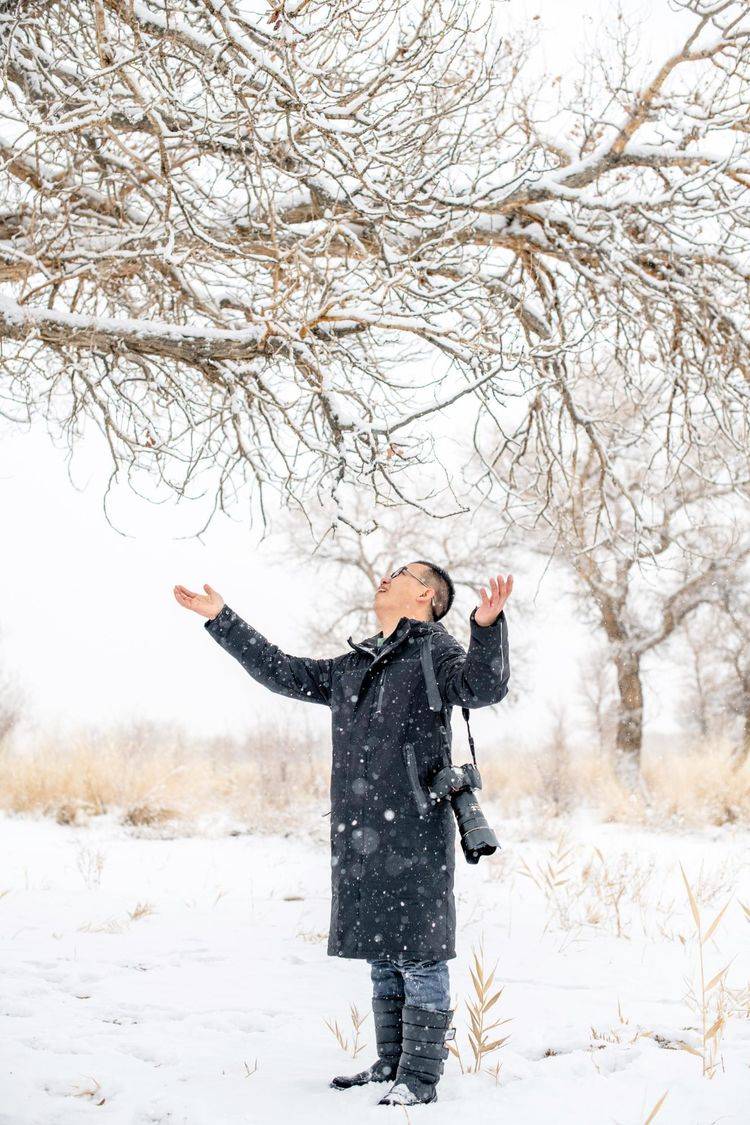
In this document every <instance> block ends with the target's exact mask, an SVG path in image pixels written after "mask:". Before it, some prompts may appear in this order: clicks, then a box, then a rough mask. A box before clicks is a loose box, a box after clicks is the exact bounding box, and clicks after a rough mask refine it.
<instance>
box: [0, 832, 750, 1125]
mask: <svg viewBox="0 0 750 1125" xmlns="http://www.w3.org/2000/svg"><path fill="white" fill-rule="evenodd" d="M313 819H314V818H313V817H310V818H309V821H312V820H313ZM492 820H493V822H494V826H495V828H496V830H497V831H498V834H499V835H500V838H501V839H502V840H503V841H504V848H503V851H502V853H501V854H500V855H498V856H495V857H493V858H492V859H491V860H486V859H483V860H482V861H481V862H480V864H479V865H478V866H477V867H470V866H469V865H468V864H466V863H465V861H464V859H463V856H462V855H461V854H459V856H458V857H457V896H458V901H457V907H458V935H457V936H458V949H459V956H458V957H457V958H456V959H455V960H452V961H451V962H450V968H451V983H452V991H453V997H454V1001H457V1002H458V1012H457V1015H456V1017H455V1019H454V1023H455V1025H456V1027H457V1029H458V1031H457V1040H456V1042H457V1046H458V1048H459V1051H460V1052H461V1059H462V1062H463V1066H464V1071H465V1072H463V1073H462V1068H461V1065H460V1064H459V1061H458V1059H457V1058H455V1057H451V1058H449V1059H448V1061H447V1063H446V1072H445V1075H444V1077H443V1080H442V1082H441V1083H440V1086H439V1087H438V1094H439V1101H438V1102H437V1104H434V1105H432V1106H425V1107H416V1108H410V1109H409V1110H408V1111H407V1110H406V1109H404V1108H401V1107H384V1106H380V1107H378V1106H376V1105H375V1103H376V1101H377V1099H378V1098H379V1097H380V1096H381V1094H382V1093H383V1091H384V1089H385V1088H386V1087H384V1086H370V1087H364V1088H359V1089H354V1090H350V1091H342V1092H338V1091H334V1090H331V1089H329V1087H328V1080H329V1078H330V1077H331V1076H332V1075H334V1074H339V1073H345V1072H347V1071H351V1070H358V1069H361V1067H362V1066H364V1065H366V1064H368V1063H369V1062H371V1061H372V1060H373V1058H374V1053H373V1050H372V1035H371V1016H370V1015H369V1014H368V1018H367V1020H366V1022H365V1024H364V1027H363V1029H362V1034H363V1038H364V1041H365V1042H366V1044H367V1045H366V1046H365V1047H364V1048H363V1050H361V1051H360V1052H359V1054H358V1055H357V1057H356V1059H354V1058H352V1057H351V1055H347V1053H346V1052H345V1051H344V1050H343V1049H342V1047H341V1046H340V1045H339V1043H338V1042H337V1041H336V1038H335V1037H334V1035H333V1034H332V1033H331V1031H330V1030H329V1028H328V1027H327V1026H326V1022H325V1021H326V1020H328V1021H330V1022H331V1023H333V1021H334V1020H337V1021H338V1023H339V1026H340V1028H341V1030H342V1032H343V1034H344V1036H346V1037H347V1038H348V1039H350V1040H351V1035H352V1026H351V1019H350V1005H352V1004H355V1005H357V1007H358V1008H359V1010H360V1012H362V1013H369V997H370V988H369V970H368V966H367V965H366V963H365V962H363V961H351V960H349V961H345V960H338V959H335V958H330V957H327V956H326V953H325V937H326V929H327V924H328V906H329V899H328V870H329V868H328V852H327V847H326V839H325V829H321V828H320V827H319V825H320V824H323V825H327V821H325V820H321V821H319V825H316V826H315V827H314V829H313V831H311V832H301V833H300V835H299V836H295V837H292V836H287V837H285V836H283V835H281V836H278V837H273V838H272V837H257V836H252V835H247V834H240V835H234V836H232V835H228V834H227V833H226V828H225V826H224V827H220V826H217V825H215V826H214V827H213V828H210V827H209V828H202V829H201V831H200V833H199V834H197V833H194V834H192V835H182V836H176V837H174V838H170V833H169V832H167V831H165V830H164V829H162V830H161V834H160V835H161V838H159V837H156V836H152V837H151V838H149V837H144V836H143V834H141V835H138V834H136V830H134V829H128V828H125V827H123V826H121V825H118V824H117V823H116V822H115V821H114V820H112V819H109V818H106V817H105V818H96V819H94V820H92V821H91V823H90V825H89V826H87V827H64V826H59V825H57V824H54V823H52V822H46V821H39V820H31V819H23V818H6V819H3V820H0V854H2V857H3V861H2V868H1V869H0V870H1V872H2V873H1V875H0V896H1V897H0V941H1V942H2V948H1V950H0V981H1V989H0V1125H52V1123H55V1125H58V1123H65V1125H67V1123H69V1122H70V1123H77V1122H84V1121H96V1122H102V1123H105V1122H112V1123H115V1122H116V1123H118V1125H157V1123H165V1125H166V1123H169V1125H234V1123H239V1122H253V1123H259V1125H270V1123H274V1122H310V1123H318V1122H325V1123H326V1125H335V1123H338V1122H341V1123H344V1122H346V1123H347V1125H351V1123H356V1122H371V1121H372V1122H376V1121H382V1120H384V1119H386V1118H388V1117H389V1115H390V1117H391V1118H397V1119H398V1120H399V1121H402V1120H410V1121H424V1120H430V1121H432V1122H435V1123H438V1122H445V1123H446V1125H447V1123H449V1122H450V1125H456V1122H457V1121H481V1122H485V1121H486V1122H498V1123H505V1125H528V1123H531V1122H533V1123H540V1125H541V1123H544V1125H547V1123H551V1122H554V1123H555V1125H567V1123H570V1125H573V1123H575V1125H589V1123H590V1125H605V1123H610V1122H612V1123H617V1125H644V1123H645V1122H647V1121H650V1120H654V1121H656V1122H658V1123H659V1125H666V1123H672V1125H713V1123H714V1122H715V1123H719V1122H721V1123H722V1125H730V1123H737V1125H739V1123H741V1122H742V1123H745V1122H747V1121H748V1119H749V1118H750V1110H749V1109H748V1106H750V1018H749V1017H750V996H748V993H747V986H748V978H750V956H749V954H750V921H749V920H748V918H747V917H746V916H745V913H744V911H743V908H742V903H745V905H748V906H750V870H749V867H748V842H749V840H750V834H748V833H747V832H745V831H740V830H732V829H729V830H726V829H722V830H718V829H715V830H706V831H705V832H703V833H690V834H671V835H668V834H666V833H658V832H645V831H642V830H629V829H624V828H622V827H618V826H614V825H605V826H597V825H594V824H589V823H586V822H585V821H583V820H579V821H578V822H576V823H574V824H572V825H571V824H569V825H568V826H567V828H565V834H564V835H563V836H562V837H560V836H559V831H560V829H559V828H558V827H557V826H555V827H552V826H549V825H548V826H546V827H547V831H543V830H542V831H540V830H539V828H538V827H537V830H536V832H533V831H531V830H530V829H528V828H527V829H525V828H524V826H523V825H522V824H520V823H519V822H512V823H509V822H505V823H503V822H501V821H500V820H499V818H498V817H496V816H493V817H492ZM542 828H544V826H542ZM141 832H142V830H141ZM597 849H598V850H597ZM680 862H681V863H682V864H683V866H684V869H685V872H686V874H687V876H688V878H689V880H690V882H691V884H692V886H693V890H694V895H695V900H696V903H695V904H696V908H697V910H698V912H699V916H700V918H701V922H702V926H703V933H704V935H705V934H706V932H707V931H708V929H709V927H710V924H711V922H712V921H713V920H714V918H715V916H716V915H717V914H718V912H719V911H720V910H721V908H722V907H723V906H724V905H725V903H727V902H728V903H729V905H728V907H727V909H726V912H725V913H724V915H723V917H722V918H721V920H720V922H719V924H718V926H717V927H716V929H715V931H714V933H713V934H710V935H709V937H708V940H706V941H704V943H703V953H704V962H705V963H704V983H705V984H706V985H707V986H711V987H710V988H709V990H708V996H707V1000H706V1010H705V1011H703V1012H701V1011H699V1010H698V1008H697V1007H696V997H695V989H696V986H697V982H698V975H697V974H698V960H697V952H698V946H697V942H696V938H695V933H696V923H695V917H694V915H693V913H692V912H691V909H690V905H689V901H688V896H687V893H686V890H685V885H684V883H683V881H682V875H681V873H680V868H679V864H680ZM524 870H525V871H526V873H524ZM545 873H546V877H547V881H546V882H545ZM480 940H482V941H483V946H484V953H485V964H486V966H487V967H488V969H490V968H492V966H493V965H494V963H495V962H497V977H496V983H497V984H499V985H500V986H503V993H502V995H501V997H500V999H499V1001H497V1002H496V1004H495V1005H494V1007H493V1008H492V1011H491V1015H490V1016H488V1019H491V1018H495V1019H507V1020H509V1022H508V1023H507V1024H504V1025H502V1026H501V1027H500V1028H498V1032H499V1033H501V1034H507V1035H509V1036H510V1038H509V1040H508V1042H507V1043H506V1044H505V1045H504V1046H502V1047H501V1048H500V1049H499V1050H497V1051H496V1052H494V1053H493V1054H491V1055H489V1056H488V1057H487V1058H486V1059H485V1060H484V1064H483V1066H484V1069H483V1070H482V1071H480V1073H478V1074H477V1073H472V1072H471V1071H470V1068H471V1067H472V1066H473V1059H472V1057H471V1051H470V1047H469V1042H468V1036H467V1021H466V1006H465V1001H466V1000H467V999H469V1000H470V999H472V997H473V987H472V984H471V979H470V975H469V964H470V959H471V953H472V949H473V948H478V945H479V942H480ZM728 962H731V965H730V968H729V970H728V973H727V974H726V975H725V976H724V977H723V978H720V980H719V981H718V983H716V984H713V985H712V981H711V978H712V977H714V976H715V974H716V973H717V972H719V971H720V970H722V969H724V967H725V966H726V965H727V963H728ZM691 988H692V989H693V993H692V999H691V991H690V990H691ZM698 991H699V992H700V988H698ZM717 1012H718V1013H719V1015H723V1017H724V1021H725V1022H724V1023H722V1024H721V1025H720V1029H719V1034H718V1035H715V1036H712V1037H710V1038H709V1039H708V1040H706V1041H705V1045H704V1039H703V1035H702V1028H704V1023H703V1021H704V1019H705V1020H706V1021H707V1022H706V1024H705V1029H706V1030H710V1026H711V1022H713V1019H714V1016H715V1015H716V1013H717ZM681 1045H686V1046H687V1047H689V1048H691V1050H686V1049H684V1046H681ZM693 1052H698V1053H697V1054H696V1053H693ZM496 1063H499V1064H500V1065H499V1069H498V1070H497V1071H496V1072H495V1073H490V1071H491V1070H493V1069H494V1068H495V1064H496ZM704 1067H708V1068H709V1070H713V1077H711V1078H708V1077H704V1076H703V1074H702V1071H703V1069H704ZM665 1094H666V1098H664V1100H663V1101H662V1102H661V1106H660V1108H659V1109H658V1111H657V1112H656V1114H655V1115H654V1116H653V1117H650V1114H651V1113H652V1111H653V1110H654V1108H655V1107H656V1106H657V1105H658V1103H659V1102H660V1099H662V1097H663V1095H665Z"/></svg>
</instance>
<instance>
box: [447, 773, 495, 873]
mask: <svg viewBox="0 0 750 1125" xmlns="http://www.w3.org/2000/svg"><path fill="white" fill-rule="evenodd" d="M451 804H452V805H453V812H454V813H455V816H456V821H457V822H458V831H459V833H460V836H461V847H462V848H463V853H464V855H465V856H466V862H467V863H479V857H480V856H483V855H492V853H493V852H495V851H497V849H498V848H499V847H500V844H499V843H498V840H497V836H496V835H495V833H494V832H493V831H492V829H491V828H490V826H489V824H488V823H487V819H486V817H485V815H484V813H483V812H482V810H481V809H480V807H479V803H478V801H477V799H476V797H475V796H474V793H473V791H472V790H471V789H462V790H461V792H460V793H453V794H452V795H451Z"/></svg>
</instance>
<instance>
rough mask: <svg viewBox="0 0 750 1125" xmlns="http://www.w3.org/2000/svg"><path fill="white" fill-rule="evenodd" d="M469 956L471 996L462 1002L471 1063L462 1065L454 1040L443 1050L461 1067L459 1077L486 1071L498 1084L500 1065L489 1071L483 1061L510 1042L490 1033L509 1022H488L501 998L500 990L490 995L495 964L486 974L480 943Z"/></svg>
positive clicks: (501, 1020) (505, 1037) (496, 1064)
mask: <svg viewBox="0 0 750 1125" xmlns="http://www.w3.org/2000/svg"><path fill="white" fill-rule="evenodd" d="M472 954H473V958H474V965H473V967H470V968H469V972H470V973H471V981H472V984H473V986H474V995H473V997H472V998H471V999H470V1000H466V1001H465V1003H466V1009H467V1012H468V1039H469V1053H470V1055H471V1059H472V1061H471V1063H469V1064H467V1065H464V1061H463V1057H462V1055H461V1050H460V1048H459V1046H458V1043H456V1041H455V1040H447V1041H446V1047H447V1048H448V1050H449V1051H450V1053H451V1054H452V1055H453V1056H454V1057H455V1058H456V1059H457V1060H458V1065H459V1066H460V1067H461V1073H462V1074H479V1072H480V1070H486V1071H487V1073H488V1074H490V1075H491V1076H492V1077H493V1078H494V1079H495V1082H496V1083H497V1082H498V1081H499V1078H500V1070H501V1067H502V1064H501V1063H500V1062H499V1061H497V1062H496V1063H495V1066H494V1067H492V1068H488V1067H485V1066H484V1061H485V1059H486V1058H487V1056H488V1055H492V1054H494V1053H495V1052H496V1051H499V1050H500V1048H501V1047H502V1046H503V1045H504V1044H505V1043H507V1041H508V1039H509V1038H510V1036H509V1035H503V1036H500V1038H493V1033H494V1034H495V1035H496V1034H497V1033H496V1028H498V1027H501V1026H502V1025H503V1024H506V1023H510V1020H509V1019H499V1020H498V1019H496V1020H492V1021H491V1017H490V1009H491V1008H493V1007H494V1006H495V1004H496V1003H497V1002H498V1000H499V999H500V998H501V996H502V994H503V989H502V988H498V989H497V990H495V991H494V992H493V983H494V980H495V972H496V970H497V964H495V966H494V968H493V969H492V972H491V973H487V970H486V968H485V964H484V948H483V946H482V944H481V943H480V946H479V953H477V951H476V949H473V950H472ZM490 1021H491V1022H490Z"/></svg>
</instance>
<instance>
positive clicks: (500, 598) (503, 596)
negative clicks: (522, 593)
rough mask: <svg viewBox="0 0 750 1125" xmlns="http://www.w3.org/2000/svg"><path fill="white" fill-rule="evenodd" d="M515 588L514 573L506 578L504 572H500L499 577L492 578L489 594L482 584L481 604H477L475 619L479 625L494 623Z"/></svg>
mask: <svg viewBox="0 0 750 1125" xmlns="http://www.w3.org/2000/svg"><path fill="white" fill-rule="evenodd" d="M512 589H513V575H512V574H509V575H508V577H507V579H504V578H503V576H502V574H498V576H497V578H496V579H495V578H490V594H489V597H488V596H487V591H486V590H485V588H484V586H482V590H481V594H480V597H481V599H482V601H481V604H480V605H478V606H477V611H476V613H475V614H474V620H475V621H476V623H477V625H492V623H493V622H494V621H496V620H497V618H498V615H499V614H500V611H501V609H502V608H503V606H504V605H505V603H506V602H507V600H508V598H509V597H510V594H511V591H512Z"/></svg>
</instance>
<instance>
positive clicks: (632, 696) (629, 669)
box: [615, 653, 643, 783]
mask: <svg viewBox="0 0 750 1125" xmlns="http://www.w3.org/2000/svg"><path fill="white" fill-rule="evenodd" d="M616 667H617V687H618V691H619V696H620V707H619V714H618V717H617V738H616V743H615V747H616V755H617V765H618V770H619V772H620V774H621V776H622V777H623V779H624V780H626V781H627V782H629V783H637V780H638V776H639V774H640V768H641V747H642V745H643V685H642V684H641V662H640V657H638V656H634V655H633V654H632V653H625V654H624V655H623V656H622V657H620V659H619V660H617V661H616Z"/></svg>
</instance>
